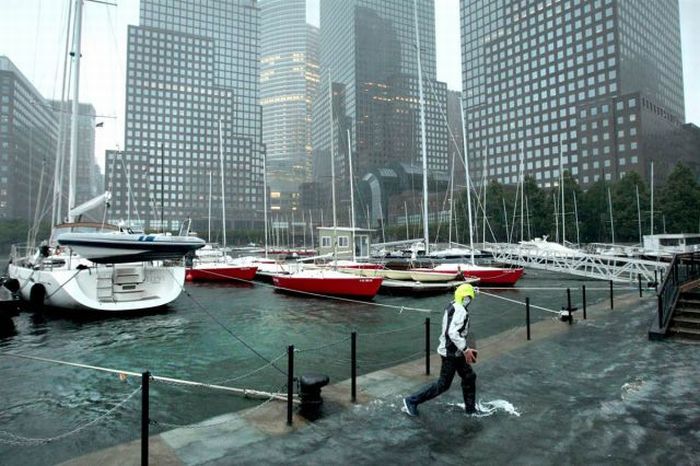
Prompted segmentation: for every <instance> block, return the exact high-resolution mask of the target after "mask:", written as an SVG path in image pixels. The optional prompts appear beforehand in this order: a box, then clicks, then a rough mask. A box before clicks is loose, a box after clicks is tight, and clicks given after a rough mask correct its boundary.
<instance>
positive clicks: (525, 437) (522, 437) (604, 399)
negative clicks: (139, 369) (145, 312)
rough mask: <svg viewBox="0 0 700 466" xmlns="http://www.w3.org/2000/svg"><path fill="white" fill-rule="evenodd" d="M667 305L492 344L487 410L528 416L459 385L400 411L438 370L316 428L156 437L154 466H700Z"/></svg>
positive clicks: (228, 420) (251, 413) (231, 426)
mask: <svg viewBox="0 0 700 466" xmlns="http://www.w3.org/2000/svg"><path fill="white" fill-rule="evenodd" d="M654 311H655V300H653V299H650V298H648V297H647V298H645V299H643V300H642V299H640V298H639V297H638V296H637V295H634V294H627V295H622V296H619V297H618V298H617V299H616V301H615V310H614V311H611V310H609V308H608V303H601V304H599V305H598V306H595V307H592V308H590V309H589V312H588V320H585V321H584V320H580V319H582V315H581V313H580V312H578V313H576V318H577V320H576V321H575V323H574V325H568V324H567V323H563V322H560V321H558V320H555V319H547V320H544V321H541V322H539V323H537V324H536V325H534V326H533V327H532V341H530V342H528V341H527V340H526V338H525V329H524V328H519V329H515V330H511V331H507V332H504V333H502V334H499V335H494V336H492V337H490V338H487V339H484V340H480V341H479V342H478V343H479V344H478V347H479V363H478V364H477V365H476V366H475V370H476V372H477V374H478V376H479V379H478V381H477V386H478V389H477V390H478V393H477V395H478V398H479V399H480V400H481V401H488V400H496V399H504V400H507V401H509V402H510V403H512V404H513V405H514V406H515V407H516V409H517V410H518V411H519V412H520V416H514V415H511V414H507V413H505V412H498V413H496V414H494V415H492V416H489V417H482V418H475V417H470V416H466V415H465V414H464V413H463V411H462V410H461V409H460V407H459V406H458V403H460V402H461V400H460V398H461V392H460V390H459V388H458V385H459V382H458V380H456V381H455V383H454V384H453V388H452V389H451V390H450V391H449V392H447V393H446V394H444V395H443V396H441V397H439V398H438V399H436V400H434V401H431V402H429V403H426V404H425V405H421V407H420V412H421V415H420V416H419V417H418V418H409V417H408V416H406V415H404V414H402V413H401V412H400V407H401V400H402V398H403V397H404V396H405V395H407V394H408V393H410V392H412V391H414V390H415V389H417V388H418V387H420V386H422V385H424V384H426V383H428V382H431V381H432V380H434V379H435V378H436V376H437V373H438V372H439V368H440V362H439V358H438V357H437V356H434V357H433V359H432V360H431V367H432V371H433V375H431V376H425V375H424V372H425V367H424V360H423V359H421V360H418V361H414V362H410V363H406V364H402V365H399V366H396V367H392V368H390V369H385V370H380V371H377V372H372V373H369V374H366V375H364V376H362V377H360V378H358V400H357V403H356V404H352V403H351V402H350V382H349V380H348V381H344V382H341V383H338V384H335V385H332V386H330V387H326V388H325V389H324V390H323V396H324V400H325V404H324V416H323V418H322V419H320V420H318V421H316V422H313V423H311V422H309V421H307V420H305V419H304V418H302V417H300V416H298V415H295V417H294V425H293V426H292V427H288V426H287V425H286V422H285V421H286V414H285V413H286V411H285V409H286V407H285V405H284V404H283V403H277V402H271V403H268V404H266V405H265V406H263V407H262V408H259V409H255V408H253V409H251V410H247V411H242V412H238V413H234V414H228V415H224V416H219V417H217V418H214V419H210V420H207V421H205V422H203V423H200V424H197V425H193V426H191V427H186V428H179V429H176V430H171V431H168V432H164V433H161V434H159V435H155V436H153V437H152V438H151V441H150V462H151V464H158V465H180V464H186V465H202V464H206V465H213V464H217V465H228V464H251V465H253V464H260V463H262V464H329V463H332V464H349V463H354V464H379V463H383V462H390V463H391V464H403V463H410V464H429V463H430V464H435V463H438V464H464V463H465V462H469V463H489V464H503V463H511V464H533V463H537V464H561V463H565V464H572V463H573V464H577V463H597V464H610V463H615V464H620V463H646V464H654V463H662V462H663V463H664V464H666V463H670V464H696V463H697V461H698V458H700V407H699V406H698V405H697V403H695V401H694V400H695V399H696V398H697V396H696V395H697V387H698V386H699V385H700V374H699V373H698V371H697V370H696V368H697V367H698V364H700V351H698V348H699V347H698V346H693V345H686V344H684V343H680V342H675V341H663V342H649V341H648V339H647V330H648V325H649V323H650V321H651V318H652V317H653V314H654ZM139 454H140V442H139V441H135V442H131V443H128V444H124V445H119V446H116V447H112V448H109V449H105V450H101V451H97V452H94V453H91V454H88V455H85V456H82V457H79V458H76V459H74V460H71V461H69V462H67V463H64V464H66V465H94V464H100V465H105V466H106V465H117V464H119V465H124V464H140V456H139Z"/></svg>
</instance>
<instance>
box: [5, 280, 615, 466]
mask: <svg viewBox="0 0 700 466" xmlns="http://www.w3.org/2000/svg"><path fill="white" fill-rule="evenodd" d="M584 284H585V285H586V286H587V288H588V293H587V298H588V303H589V305H592V304H595V303H596V302H601V301H604V300H607V299H609V294H608V291H607V285H608V284H607V282H596V281H582V280H577V279H572V278H571V277H568V276H563V275H557V274H552V273H548V272H541V271H528V273H527V274H526V275H525V276H524V277H523V278H522V279H521V280H520V281H519V282H518V288H521V289H518V288H515V289H511V290H490V291H488V292H489V293H493V294H496V295H498V296H501V297H504V298H508V299H509V300H513V301H518V302H523V301H525V298H526V297H529V298H530V300H531V303H532V304H534V305H538V306H542V307H545V308H548V309H551V310H558V309H560V308H561V307H562V306H563V305H564V304H566V291H565V289H566V288H567V287H570V288H571V290H572V293H571V294H572V301H573V304H574V305H578V306H580V305H581V291H580V290H581V286H582V285H584ZM484 291H487V289H484ZM187 292H188V294H183V295H182V296H181V297H180V298H179V299H178V300H177V301H176V302H175V303H174V304H172V305H171V306H170V307H168V308H167V309H166V310H164V311H163V312H159V313H155V314H151V315H147V316H140V317H129V318H107V319H94V320H86V319H85V318H81V319H77V318H71V317H68V316H61V315H53V314H50V313H48V314H47V313H32V312H24V313H22V314H21V315H20V316H17V317H14V318H13V321H14V331H12V332H9V333H7V332H6V334H5V335H4V336H3V337H2V338H0V351H2V352H3V353H16V354H23V355H32V356H40V357H45V358H51V359H57V360H62V361H70V362H76V363H82V364H88V365H94V366H101V367H107V368H113V369H119V370H124V371H133V372H142V371H146V370H148V371H151V372H152V373H153V374H154V375H160V376H167V377H174V378H180V379H186V380H192V381H197V382H207V383H219V384H222V385H228V386H231V387H240V388H254V389H258V390H265V391H270V392H276V391H283V390H285V388H284V387H285V382H286V376H285V375H284V373H283V372H284V371H286V350H287V346H288V345H294V346H295V348H296V349H297V350H298V351H297V353H296V355H295V374H297V375H299V374H303V373H305V372H321V373H325V374H328V375H329V376H330V378H331V383H334V382H339V381H341V380H344V379H347V378H349V376H350V341H349V338H350V334H351V332H353V331H356V332H357V333H358V337H357V342H358V343H357V344H358V346H357V347H358V353H357V359H358V372H359V373H360V374H362V373H368V372H373V371H376V370H379V369H381V368H385V367H389V366H393V365H396V364H399V363H402V362H405V361H409V360H415V359H419V358H422V357H423V356H424V346H425V337H424V335H425V324H424V323H425V318H426V317H430V318H431V320H432V324H433V325H431V340H432V341H431V349H432V350H433V351H434V349H435V347H436V345H437V338H438V334H439V322H440V319H441V314H442V309H443V308H444V306H445V305H446V304H447V303H448V302H449V298H450V296H449V294H444V295H438V296H432V297H422V298H412V297H398V296H384V295H379V296H377V297H376V298H375V299H374V301H373V302H369V303H360V302H349V301H341V300H330V299H319V298H309V297H300V296H290V295H285V294H279V293H275V292H274V291H273V290H272V288H271V287H270V286H269V285H266V284H261V283H256V284H254V285H237V286H236V285H234V286H232V285H224V284H221V285H208V284H207V285H190V284H188V285H187ZM426 311H432V312H426ZM470 311H471V316H472V323H471V325H472V330H473V332H474V334H475V336H476V338H477V341H478V339H479V338H485V337H488V336H491V335H496V334H500V333H501V332H507V331H509V330H511V329H516V328H519V327H522V326H523V325H524V323H525V310H524V307H523V306H522V305H519V304H516V303H514V302H511V301H506V300H503V299H497V298H494V297H491V296H488V295H486V294H485V293H482V294H481V295H480V296H478V297H477V299H476V301H475V302H474V303H473V304H472V306H471V307H470ZM531 318H532V321H533V322H536V321H538V320H541V319H552V318H555V316H554V314H552V313H548V312H544V311H542V310H537V309H532V310H531ZM253 350H254V351H253ZM256 353H258V354H256ZM562 357H564V356H562ZM277 358H279V359H277ZM271 360H274V361H275V362H274V364H269V363H268V362H269V361H271ZM258 369H259V370H258ZM139 385H140V380H139V378H137V377H119V376H118V375H116V374H108V373H103V372H97V371H93V370H87V369H79V368H72V367H66V366H62V365H56V364H50V363H45V362H39V361H32V360H26V359H19V358H16V357H11V356H6V355H5V356H1V357H0V399H1V400H2V402H1V403H0V406H1V407H0V425H2V426H3V427H2V428H1V430H2V431H3V435H2V436H0V463H2V464H5V465H26V464H52V463H57V462H61V461H64V460H67V459H70V458H73V457H76V456H79V455H81V454H85V453H87V452H90V451H94V450H97V449H101V448H105V447H108V446H111V445H115V444H118V443H122V442H126V441H130V440H134V439H137V438H138V436H139V428H140V427H139V426H140V403H139V396H140V395H137V396H135V397H134V398H132V399H130V400H128V401H127V402H126V403H125V404H124V405H123V406H122V407H120V408H119V409H118V410H116V411H115V412H114V413H113V414H111V415H110V416H108V417H105V418H104V419H101V420H100V421H99V422H97V423H95V424H94V425H90V426H88V427H86V428H85V429H84V430H81V431H80V432H77V433H75V434H73V435H70V436H66V437H65V438H61V439H57V440H55V441H52V442H49V443H42V442H36V444H32V445H23V444H22V443H23V442H21V441H13V440H16V439H17V437H15V436H22V437H28V438H42V439H46V438H52V437H56V436H59V435H61V434H63V433H65V432H68V431H71V430H73V429H75V428H78V427H81V426H83V425H85V424H86V423H89V422H90V421H91V420H93V419H95V418H97V417H98V416H100V415H102V414H104V413H106V412H107V411H108V410H109V409H110V408H111V407H113V406H114V405H115V404H117V403H119V402H120V401H122V400H124V399H125V397H127V396H128V395H129V394H130V393H132V392H134V391H135V390H136V389H137V388H138V387H139ZM258 403H259V401H255V400H247V399H243V398H240V397H236V396H233V395H231V394H228V393H225V392H222V391H216V390H210V389H206V388H191V387H184V386H180V385H171V384H168V385H165V384H162V383H155V382H154V383H152V386H151V401H150V405H151V418H152V419H153V420H154V421H155V422H154V425H153V427H152V429H153V431H154V432H159V431H163V430H168V429H169V428H172V427H174V426H177V425H185V424H190V423H194V422H197V421H201V420H203V419H206V418H209V417H212V416H215V415H218V414H222V413H226V412H232V411H237V410H240V409H244V408H249V407H253V406H255V405H256V404H258ZM280 422H283V420H280Z"/></svg>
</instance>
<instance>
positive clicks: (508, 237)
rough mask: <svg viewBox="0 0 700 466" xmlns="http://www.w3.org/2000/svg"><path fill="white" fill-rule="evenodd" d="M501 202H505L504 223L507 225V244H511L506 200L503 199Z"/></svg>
mask: <svg viewBox="0 0 700 466" xmlns="http://www.w3.org/2000/svg"><path fill="white" fill-rule="evenodd" d="M501 201H503V221H504V222H505V224H506V242H507V243H510V230H509V229H508V211H507V210H506V198H505V197H502V198H501Z"/></svg>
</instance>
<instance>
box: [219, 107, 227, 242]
mask: <svg viewBox="0 0 700 466" xmlns="http://www.w3.org/2000/svg"><path fill="white" fill-rule="evenodd" d="M219 163H220V164H221V227H222V228H223V232H222V238H223V252H224V254H226V195H225V191H224V149H223V137H222V134H221V117H219Z"/></svg>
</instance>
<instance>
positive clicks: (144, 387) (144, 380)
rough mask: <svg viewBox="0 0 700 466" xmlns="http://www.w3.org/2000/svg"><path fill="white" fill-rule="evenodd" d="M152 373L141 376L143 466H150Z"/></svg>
mask: <svg viewBox="0 0 700 466" xmlns="http://www.w3.org/2000/svg"><path fill="white" fill-rule="evenodd" d="M150 380H151V373H150V372H148V371H146V372H144V373H142V374H141V466H148V424H149V415H148V410H149V407H148V383H149V381H150Z"/></svg>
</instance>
